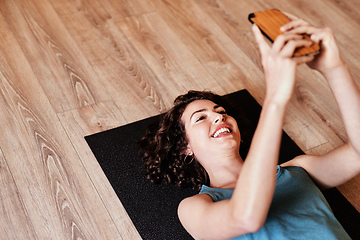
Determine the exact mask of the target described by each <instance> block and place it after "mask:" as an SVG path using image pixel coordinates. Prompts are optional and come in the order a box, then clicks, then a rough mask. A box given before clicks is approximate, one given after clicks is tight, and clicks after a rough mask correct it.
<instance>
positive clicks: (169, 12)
mask: <svg viewBox="0 0 360 240" xmlns="http://www.w3.org/2000/svg"><path fill="white" fill-rule="evenodd" d="M153 4H154V5H155V6H156V9H157V10H158V12H159V14H160V15H161V17H162V18H163V19H164V21H166V23H167V24H168V25H169V26H170V28H171V29H172V30H173V31H175V32H176V34H177V35H178V36H179V37H180V39H181V40H182V42H184V43H185V44H186V46H187V47H188V48H189V50H190V51H191V52H192V53H193V54H194V56H195V57H196V58H197V59H199V61H200V62H201V63H202V65H203V66H204V67H205V68H206V70H207V71H209V72H210V73H211V75H212V76H213V77H214V78H215V80H216V81H217V82H218V84H219V85H221V86H222V88H224V89H225V91H226V93H230V92H234V91H237V90H240V89H243V88H245V87H246V86H245V83H248V82H251V81H249V75H250V73H251V75H252V79H257V76H259V79H262V78H263V77H262V76H263V74H262V70H261V69H259V68H258V67H257V66H255V65H253V62H252V61H250V60H249V58H248V56H247V55H245V54H244V53H243V52H242V50H241V49H239V48H238V47H237V46H236V45H235V44H234V43H233V42H232V40H231V39H230V38H229V37H228V36H227V35H226V34H225V33H224V32H223V31H222V30H221V28H220V27H219V26H218V25H216V23H214V22H213V21H212V19H211V17H210V16H208V15H207V14H206V13H205V12H204V11H203V10H202V9H201V8H199V6H198V5H196V4H195V1H160V0H159V1H153ZM254 84H256V83H254ZM263 85H264V84H263V82H261V86H263Z"/></svg>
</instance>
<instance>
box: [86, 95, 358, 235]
mask: <svg viewBox="0 0 360 240" xmlns="http://www.w3.org/2000/svg"><path fill="white" fill-rule="evenodd" d="M225 97H226V98H227V99H228V100H229V101H231V102H232V103H233V107H235V108H236V112H237V113H238V114H237V115H236V116H234V117H235V118H236V119H237V120H238V122H239V128H240V131H241V132H242V138H243V140H244V143H243V144H242V149H241V150H240V152H241V154H242V156H243V157H245V155H246V152H247V148H248V147H249V143H250V141H251V137H252V134H253V132H254V130H255V128H256V125H257V121H258V117H259V114H260V111H261V107H260V105H259V104H258V103H257V102H256V101H255V100H254V99H253V98H252V96H251V95H250V94H249V93H248V92H247V91H246V90H242V91H238V92H235V93H232V94H229V95H226V96H225ZM160 117H161V115H159V116H155V117H152V118H148V119H144V120H141V121H138V122H135V123H131V124H128V125H125V126H121V127H118V128H115V129H111V130H108V131H105V132H101V133H97V134H94V135H90V136H86V137H85V139H86V141H87V143H88V145H89V146H90V148H91V150H92V152H93V153H94V155H95V157H96V159H97V160H98V162H99V164H100V165H101V167H102V169H103V171H104V172H105V174H106V176H107V178H108V179H109V181H110V183H111V185H112V187H113V188H114V190H115V192H116V193H117V195H118V197H119V199H120V201H121V202H122V204H123V205H124V207H125V209H126V211H127V213H128V214H129V216H130V218H131V220H132V221H133V223H134V225H135V227H136V229H137V230H138V231H139V233H140V235H141V237H142V238H143V239H145V240H148V239H149V240H153V239H154V240H155V239H156V240H161V239H164V240H165V239H181V240H185V239H192V238H191V237H190V235H189V234H188V233H187V232H186V231H185V230H184V229H183V227H182V226H181V224H180V222H179V220H178V218H177V206H178V204H179V202H180V201H181V200H182V199H183V198H185V197H187V196H191V195H194V194H196V193H197V192H196V191H194V190H192V189H179V188H177V187H174V186H168V185H165V184H157V185H155V184H152V183H150V182H149V181H148V180H147V179H145V177H144V175H143V169H142V165H141V158H140V157H139V155H138V144H137V143H138V141H139V139H140V138H141V137H142V136H143V135H144V133H145V131H146V129H147V127H148V126H149V125H150V124H153V123H156V122H157V121H159V119H160ZM299 154H303V152H302V151H301V149H299V148H298V146H297V145H296V144H295V143H294V142H293V141H292V140H291V139H290V138H289V137H288V136H287V135H286V134H285V133H284V134H283V139H282V145H281V150H280V160H279V163H282V162H285V161H287V160H290V159H292V158H294V157H295V156H297V155H299ZM324 194H325V197H326V198H327V199H328V201H329V203H330V205H331V206H332V209H333V211H334V214H335V216H336V217H337V218H338V220H339V221H340V222H341V224H342V225H343V226H344V228H345V230H346V231H347V232H348V233H349V235H350V236H351V237H352V238H353V239H360V214H359V213H358V212H357V211H356V209H355V208H354V207H353V206H352V205H351V204H350V203H349V202H348V201H347V200H346V199H345V198H344V197H343V195H341V194H340V192H339V191H338V190H337V189H330V190H328V191H326V192H325V193H324Z"/></svg>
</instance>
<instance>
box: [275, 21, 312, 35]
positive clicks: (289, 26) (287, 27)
mask: <svg viewBox="0 0 360 240" xmlns="http://www.w3.org/2000/svg"><path fill="white" fill-rule="evenodd" d="M301 26H310V23H308V22H307V21H305V20H303V19H294V20H292V21H291V22H289V23H287V24H285V25H283V26H281V27H280V30H281V31H283V32H286V31H289V30H292V29H295V28H298V27H301Z"/></svg>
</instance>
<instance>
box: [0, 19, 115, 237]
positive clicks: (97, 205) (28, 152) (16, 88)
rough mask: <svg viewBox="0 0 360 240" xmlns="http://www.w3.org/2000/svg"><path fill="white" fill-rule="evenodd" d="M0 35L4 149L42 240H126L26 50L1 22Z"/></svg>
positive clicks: (0, 82) (0, 116)
mask: <svg viewBox="0 0 360 240" xmlns="http://www.w3.org/2000/svg"><path fill="white" fill-rule="evenodd" d="M1 16H2V15H1ZM0 36H1V38H0V43H1V44H0V45H1V46H7V47H6V48H1V50H0V55H1V56H2V58H1V60H0V73H1V74H0V111H1V113H2V114H1V115H0V125H1V127H0V131H1V133H2V138H1V139H0V145H1V149H2V151H3V154H4V156H6V157H7V158H8V159H9V160H7V163H8V167H9V169H10V171H11V174H12V176H13V178H14V181H15V183H16V185H17V186H19V188H18V189H19V194H20V196H21V199H22V202H23V204H24V207H25V208H26V209H27V213H28V216H29V219H30V220H31V223H32V224H31V225H32V226H33V228H34V229H35V231H36V233H37V237H38V238H39V239H47V238H49V239H92V238H98V239H99V238H102V237H105V238H118V239H121V237H120V234H119V232H118V231H117V229H116V227H115V225H114V224H113V221H112V219H111V218H110V216H109V215H108V214H107V212H106V210H105V207H104V205H103V203H102V201H101V199H100V197H99V196H98V195H97V193H96V191H95V188H94V186H93V185H92V182H91V180H90V179H89V177H88V174H87V173H86V171H85V170H84V167H83V165H82V164H81V162H80V159H79V157H78V156H77V154H76V152H75V150H74V148H73V146H72V145H71V144H70V142H69V141H68V140H67V135H66V134H65V131H64V129H63V128H62V126H61V124H60V122H59V120H58V118H57V116H56V114H55V112H54V110H53V109H52V107H51V105H50V103H49V101H48V99H47V97H46V95H45V94H44V92H43V89H42V88H41V86H40V85H39V83H38V81H37V79H36V77H35V76H34V74H33V72H32V69H31V67H30V65H29V64H28V62H27V61H26V58H25V56H24V55H23V52H22V51H21V49H20V48H19V46H18V45H17V44H15V43H16V40H15V38H14V36H13V35H12V33H11V31H10V29H9V28H8V26H7V25H6V24H5V22H4V21H1V20H0ZM91 216H96V218H94V217H91ZM24 224H27V223H26V222H24ZM31 225H28V226H27V227H30V226H31ZM29 237H31V236H29Z"/></svg>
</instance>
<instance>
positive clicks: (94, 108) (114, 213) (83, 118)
mask: <svg viewBox="0 0 360 240" xmlns="http://www.w3.org/2000/svg"><path fill="white" fill-rule="evenodd" d="M58 117H59V119H60V121H61V122H62V124H63V126H64V128H65V130H66V133H67V134H68V136H69V138H70V140H71V142H72V144H73V145H74V147H75V149H77V153H78V155H79V156H80V158H81V159H82V162H83V164H84V166H85V168H86V169H87V172H88V174H89V176H90V178H91V180H92V182H93V183H94V186H95V188H96V190H97V192H98V193H99V195H100V197H101V199H102V201H103V203H104V205H105V206H106V209H107V210H108V212H109V214H110V215H111V218H112V219H113V220H114V222H115V224H116V226H117V228H118V229H119V231H120V233H121V236H122V237H123V239H134V240H135V239H141V237H140V235H139V233H138V232H137V230H136V229H135V227H134V225H133V224H132V222H131V220H130V218H129V216H128V215H127V213H126V211H125V209H124V207H123V205H122V204H121V202H120V200H119V198H118V197H117V195H116V193H115V191H114V190H113V188H112V186H111V185H110V183H109V181H108V179H107V178H106V176H105V174H104V173H103V171H102V169H101V167H100V165H99V164H98V162H97V160H96V159H95V157H94V155H93V153H92V152H91V150H90V148H89V146H88V145H87V143H86V141H85V139H84V136H87V135H90V134H94V133H97V132H101V131H105V130H108V129H111V128H114V127H118V126H120V125H123V124H125V123H126V121H125V118H124V117H123V116H122V114H121V113H120V111H119V109H118V108H117V107H116V105H115V103H114V102H113V101H107V102H102V103H99V104H95V105H91V106H86V107H82V108H80V109H76V110H72V111H68V112H64V113H60V114H58Z"/></svg>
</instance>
